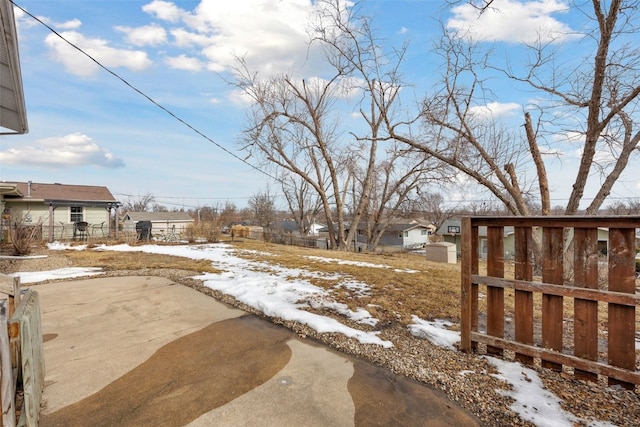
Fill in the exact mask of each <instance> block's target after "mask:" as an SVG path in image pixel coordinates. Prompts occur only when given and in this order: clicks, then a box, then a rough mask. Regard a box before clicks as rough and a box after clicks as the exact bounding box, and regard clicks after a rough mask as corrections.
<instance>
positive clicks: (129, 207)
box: [122, 193, 156, 212]
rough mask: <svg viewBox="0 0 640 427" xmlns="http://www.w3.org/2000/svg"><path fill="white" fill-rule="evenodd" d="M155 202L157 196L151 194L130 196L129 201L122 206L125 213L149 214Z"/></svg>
mask: <svg viewBox="0 0 640 427" xmlns="http://www.w3.org/2000/svg"><path fill="white" fill-rule="evenodd" d="M155 200H156V198H155V196H153V194H150V193H147V194H145V195H144V196H138V197H133V196H130V197H129V198H128V199H127V201H126V202H124V203H123V204H122V210H124V211H125V212H147V211H150V210H151V209H152V207H153V206H154V202H155Z"/></svg>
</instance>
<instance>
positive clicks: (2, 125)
mask: <svg viewBox="0 0 640 427" xmlns="http://www.w3.org/2000/svg"><path fill="white" fill-rule="evenodd" d="M0 82H1V84H0V91H1V94H0V95H1V96H0V134H2V135H8V134H11V135H13V134H19V135H22V134H25V133H27V132H29V127H28V125H27V109H26V105H25V101H24V91H23V86H22V73H21V71H20V55H19V53H18V35H17V31H16V24H15V17H14V15H13V4H12V3H11V2H10V1H9V0H0ZM5 129H9V130H12V131H13V132H5V131H4V130H5Z"/></svg>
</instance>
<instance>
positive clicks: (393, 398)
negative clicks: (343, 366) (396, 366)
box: [348, 361, 481, 427]
mask: <svg viewBox="0 0 640 427" xmlns="http://www.w3.org/2000/svg"><path fill="white" fill-rule="evenodd" d="M348 388H349V393H350V394H351V397H352V398H353V403H354V405H355V411H356V412H355V420H354V425H355V426H356V427H358V426H363V427H364V426H366V427H373V426H416V427H417V426H434V427H436V426H443V427H444V426H447V427H449V426H479V425H481V424H480V423H479V421H478V420H476V419H475V418H474V417H473V416H471V415H470V414H468V413H467V412H465V411H463V410H461V409H460V408H459V407H458V406H457V405H456V406H454V404H452V403H451V402H450V401H449V399H448V398H447V397H446V396H445V395H444V394H443V393H441V392H439V391H437V390H433V389H431V388H429V387H427V386H425V385H422V384H418V383H417V382H415V381H412V380H410V379H407V378H405V377H402V376H400V375H395V374H393V373H391V372H389V371H387V370H384V369H382V368H379V367H376V366H373V365H370V364H368V363H364V362H361V361H355V362H354V373H353V377H351V379H350V380H349V384H348Z"/></svg>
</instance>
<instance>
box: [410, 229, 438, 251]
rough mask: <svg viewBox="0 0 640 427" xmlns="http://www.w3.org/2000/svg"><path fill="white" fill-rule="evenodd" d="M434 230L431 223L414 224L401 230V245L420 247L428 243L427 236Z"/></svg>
mask: <svg viewBox="0 0 640 427" xmlns="http://www.w3.org/2000/svg"><path fill="white" fill-rule="evenodd" d="M435 231H436V227H435V226H434V225H433V224H415V225H413V226H411V227H409V228H406V229H404V230H402V247H403V248H415V247H422V246H424V245H426V244H428V243H429V236H431V234H432V233H434V232H435Z"/></svg>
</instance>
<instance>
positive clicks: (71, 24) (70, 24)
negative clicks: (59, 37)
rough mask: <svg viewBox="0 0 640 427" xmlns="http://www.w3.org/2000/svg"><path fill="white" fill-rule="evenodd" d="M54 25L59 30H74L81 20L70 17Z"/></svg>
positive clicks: (78, 26)
mask: <svg viewBox="0 0 640 427" xmlns="http://www.w3.org/2000/svg"><path fill="white" fill-rule="evenodd" d="M55 26H56V27H57V28H59V29H61V30H76V29H78V28H80V27H81V26H82V22H81V21H80V20H79V19H72V20H70V21H66V22H63V23H62V24H56V25H55Z"/></svg>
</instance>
